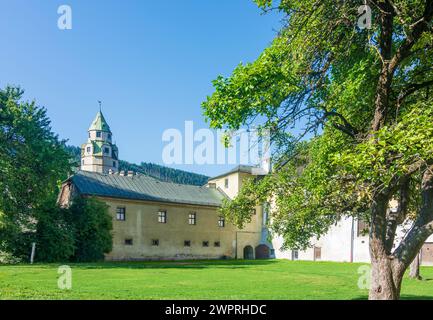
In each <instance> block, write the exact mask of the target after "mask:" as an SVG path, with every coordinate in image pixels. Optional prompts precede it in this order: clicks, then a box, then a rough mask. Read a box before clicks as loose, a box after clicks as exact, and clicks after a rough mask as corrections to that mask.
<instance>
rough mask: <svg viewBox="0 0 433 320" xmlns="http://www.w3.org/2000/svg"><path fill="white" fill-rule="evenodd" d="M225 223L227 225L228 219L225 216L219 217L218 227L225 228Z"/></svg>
mask: <svg viewBox="0 0 433 320" xmlns="http://www.w3.org/2000/svg"><path fill="white" fill-rule="evenodd" d="M225 225H226V220H225V219H224V217H219V219H218V227H220V228H224V227H225Z"/></svg>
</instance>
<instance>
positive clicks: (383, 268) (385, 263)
mask: <svg viewBox="0 0 433 320" xmlns="http://www.w3.org/2000/svg"><path fill="white" fill-rule="evenodd" d="M371 268H372V270H371V287H370V293H369V296H368V298H369V299H370V300H398V299H399V298H400V288H401V282H402V278H403V277H400V276H398V273H397V272H395V271H394V268H393V261H392V260H391V259H389V258H388V257H384V258H381V259H380V260H378V261H374V262H372V264H371Z"/></svg>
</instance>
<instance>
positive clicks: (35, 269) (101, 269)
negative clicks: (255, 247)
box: [0, 260, 433, 299]
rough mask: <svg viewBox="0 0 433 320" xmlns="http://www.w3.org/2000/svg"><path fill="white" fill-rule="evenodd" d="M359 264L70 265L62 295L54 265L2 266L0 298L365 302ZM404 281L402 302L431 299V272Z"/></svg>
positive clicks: (263, 262)
mask: <svg viewBox="0 0 433 320" xmlns="http://www.w3.org/2000/svg"><path fill="white" fill-rule="evenodd" d="M360 265H361V264H349V263H333V262H305V261H286V260H256V261H239V260H237V261H230V260H228V261H227V260H226V261H224V260H221V261H194V262H192V261H182V262H118V263H109V262H106V263H92V264H71V265H70V266H71V268H72V289H71V290H60V289H59V288H58V286H57V279H58V277H59V275H58V273H57V268H58V267H59V266H60V264H59V265H55V264H36V265H32V266H30V265H15V266H12V265H8V266H4V265H3V266H0V299H366V298H367V290H361V289H359V288H358V285H357V283H358V279H359V276H360V274H358V268H359V266H360ZM421 274H422V275H423V277H424V280H422V281H417V280H411V279H408V278H405V280H404V282H403V288H402V298H403V299H430V298H431V299H433V267H423V268H422V270H421Z"/></svg>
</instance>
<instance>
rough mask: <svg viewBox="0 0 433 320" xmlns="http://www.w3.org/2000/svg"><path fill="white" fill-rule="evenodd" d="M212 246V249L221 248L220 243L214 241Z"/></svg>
mask: <svg viewBox="0 0 433 320" xmlns="http://www.w3.org/2000/svg"><path fill="white" fill-rule="evenodd" d="M213 246H214V247H221V242H219V241H215V242H214V243H213Z"/></svg>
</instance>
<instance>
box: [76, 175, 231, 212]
mask: <svg viewBox="0 0 433 320" xmlns="http://www.w3.org/2000/svg"><path fill="white" fill-rule="evenodd" d="M69 179H70V180H71V181H72V183H73V184H74V185H75V186H76V187H77V189H78V192H79V193H80V194H83V195H91V196H100V197H110V198H121V199H132V200H143V201H156V202H171V203H181V204H193V205H203V206H215V207H216V206H221V202H222V199H223V198H224V197H225V196H224V195H223V194H222V193H221V192H219V191H218V190H217V189H213V188H208V187H199V186H192V185H183V184H177V183H170V182H163V181H159V180H157V179H154V178H152V177H149V176H146V175H142V174H140V175H134V176H132V177H127V176H121V175H118V174H102V173H97V172H88V171H78V172H77V173H76V174H75V175H73V176H72V177H71V178H69Z"/></svg>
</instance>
